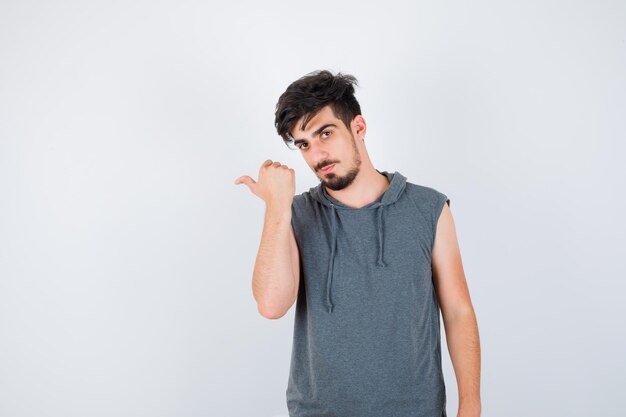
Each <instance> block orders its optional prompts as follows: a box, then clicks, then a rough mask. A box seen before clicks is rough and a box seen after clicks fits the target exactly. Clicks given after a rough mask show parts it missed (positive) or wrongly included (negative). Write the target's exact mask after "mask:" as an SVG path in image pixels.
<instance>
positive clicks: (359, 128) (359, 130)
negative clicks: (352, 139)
mask: <svg viewBox="0 0 626 417" xmlns="http://www.w3.org/2000/svg"><path fill="white" fill-rule="evenodd" d="M352 129H353V131H354V133H355V136H356V138H357V139H359V140H363V139H364V138H365V132H366V131H367V123H365V119H364V118H363V116H362V115H360V114H357V115H356V116H354V119H352Z"/></svg>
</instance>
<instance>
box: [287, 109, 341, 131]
mask: <svg viewBox="0 0 626 417" xmlns="http://www.w3.org/2000/svg"><path fill="white" fill-rule="evenodd" d="M306 117H307V115H304V116H302V117H301V118H299V119H298V120H297V121H296V122H295V123H294V124H293V127H292V128H291V131H290V132H289V133H290V134H291V136H292V137H297V136H298V135H300V134H301V133H303V132H312V131H314V130H315V128H316V127H318V126H321V125H322V124H326V123H334V124H336V125H337V126H339V123H337V122H340V120H339V119H337V117H336V116H335V113H334V112H333V109H332V108H331V107H330V106H325V107H322V109H321V110H320V111H319V112H318V113H317V114H316V115H315V116H313V117H312V118H311V119H310V120H309V121H308V122H307V124H306V126H303V122H304V120H305V119H306Z"/></svg>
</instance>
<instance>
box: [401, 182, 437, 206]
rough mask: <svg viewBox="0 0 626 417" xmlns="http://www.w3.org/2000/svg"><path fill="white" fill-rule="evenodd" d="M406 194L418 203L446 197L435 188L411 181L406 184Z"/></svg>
mask: <svg viewBox="0 0 626 417" xmlns="http://www.w3.org/2000/svg"><path fill="white" fill-rule="evenodd" d="M405 192H406V193H407V195H408V196H409V197H410V198H412V199H415V200H416V201H432V200H439V199H440V198H441V197H442V196H443V195H444V194H443V193H442V192H441V191H439V190H438V189H437V188H435V187H432V186H428V185H423V184H417V183H413V182H409V181H407V182H406V190H405Z"/></svg>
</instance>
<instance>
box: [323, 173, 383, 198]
mask: <svg viewBox="0 0 626 417" xmlns="http://www.w3.org/2000/svg"><path fill="white" fill-rule="evenodd" d="M389 184H390V183H389V180H388V179H387V177H386V176H385V175H384V174H380V173H379V172H378V171H376V169H375V168H374V167H373V166H371V165H370V166H369V167H368V168H366V169H361V171H359V174H358V175H357V176H356V178H355V179H354V181H353V182H352V184H350V186H348V187H346V188H344V189H343V190H339V191H334V190H331V189H329V188H328V187H324V188H325V190H326V193H328V195H330V196H331V197H333V198H334V199H335V200H339V201H341V202H342V203H343V204H345V205H346V206H348V207H352V208H361V207H364V206H367V205H368V204H371V203H372V202H374V201H376V200H377V199H378V197H380V196H381V195H382V194H383V193H384V192H385V191H386V190H387V188H389Z"/></svg>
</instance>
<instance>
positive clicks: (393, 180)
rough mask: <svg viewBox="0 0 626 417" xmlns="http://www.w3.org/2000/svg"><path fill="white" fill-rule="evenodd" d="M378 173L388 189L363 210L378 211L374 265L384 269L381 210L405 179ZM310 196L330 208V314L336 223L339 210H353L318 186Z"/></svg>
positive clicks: (327, 286)
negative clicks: (333, 199) (331, 198)
mask: <svg viewBox="0 0 626 417" xmlns="http://www.w3.org/2000/svg"><path fill="white" fill-rule="evenodd" d="M378 172H379V173H381V174H383V175H385V176H386V177H387V178H388V179H389V180H390V181H389V182H390V185H389V188H387V190H386V191H385V193H384V195H383V196H382V198H381V201H380V202H378V203H377V204H375V205H374V204H372V205H371V206H368V207H365V209H376V210H378V216H377V223H378V259H377V260H376V265H378V266H379V267H386V266H387V263H386V262H385V261H384V260H383V253H384V251H383V249H384V248H383V242H384V234H383V231H384V227H383V209H384V207H385V205H387V204H393V203H395V202H396V200H397V199H398V198H400V195H401V194H402V192H403V191H404V188H405V185H406V177H404V176H403V175H402V174H400V173H399V172H395V173H394V174H393V176H392V174H389V173H388V172H387V171H383V172H380V171H378ZM310 191H311V194H312V195H313V196H314V197H315V198H316V199H317V200H318V201H319V202H320V203H322V204H323V205H325V206H327V207H330V210H331V213H330V233H331V237H330V261H329V263H328V274H327V277H326V305H327V307H328V312H329V313H332V312H333V310H334V307H335V305H334V304H333V300H332V297H331V289H332V283H333V268H334V264H335V254H336V253H337V223H338V221H340V219H339V212H338V210H339V209H342V210H355V209H354V208H352V207H347V206H342V205H341V203H339V204H335V203H333V202H332V201H331V200H330V199H329V198H328V197H326V196H325V195H324V194H325V191H324V189H323V187H322V186H321V184H320V185H318V186H317V187H314V188H312V189H311V190H310Z"/></svg>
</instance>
